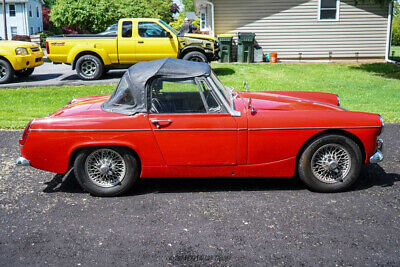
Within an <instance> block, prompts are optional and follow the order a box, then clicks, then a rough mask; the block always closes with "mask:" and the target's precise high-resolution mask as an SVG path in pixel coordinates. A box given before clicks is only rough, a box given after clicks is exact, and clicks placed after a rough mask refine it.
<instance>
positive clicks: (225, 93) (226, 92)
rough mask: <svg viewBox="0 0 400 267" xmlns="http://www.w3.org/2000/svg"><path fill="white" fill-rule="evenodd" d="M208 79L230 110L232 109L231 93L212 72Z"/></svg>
mask: <svg viewBox="0 0 400 267" xmlns="http://www.w3.org/2000/svg"><path fill="white" fill-rule="evenodd" d="M210 77H211V80H212V81H213V82H214V84H215V86H216V87H217V89H218V91H219V92H220V93H221V94H222V95H223V96H224V98H225V100H226V101H227V102H228V103H229V105H230V106H231V108H232V109H234V106H233V96H232V91H231V90H229V89H228V88H226V87H225V86H224V85H223V84H222V82H221V81H220V80H219V79H218V77H217V75H215V73H214V72H213V71H211V75H210Z"/></svg>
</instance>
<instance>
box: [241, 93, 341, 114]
mask: <svg viewBox="0 0 400 267" xmlns="http://www.w3.org/2000/svg"><path fill="white" fill-rule="evenodd" d="M238 93H239V95H240V97H241V98H242V99H243V101H244V102H245V103H247V102H248V101H250V99H251V106H252V107H253V108H254V109H256V110H337V111H343V110H345V109H343V108H341V107H339V106H338V100H337V96H336V95H334V94H329V93H317V92H298V91H292V92H283V91H282V92H280V91H277V92H274V91H272V92H270V91H259V92H244V91H239V92H238Z"/></svg>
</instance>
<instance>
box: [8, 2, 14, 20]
mask: <svg viewBox="0 0 400 267" xmlns="http://www.w3.org/2000/svg"><path fill="white" fill-rule="evenodd" d="M9 11H10V17H15V5H9Z"/></svg>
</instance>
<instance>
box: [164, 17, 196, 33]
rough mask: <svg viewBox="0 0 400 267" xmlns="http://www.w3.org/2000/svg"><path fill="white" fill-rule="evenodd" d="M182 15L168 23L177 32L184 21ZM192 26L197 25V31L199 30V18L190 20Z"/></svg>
mask: <svg viewBox="0 0 400 267" xmlns="http://www.w3.org/2000/svg"><path fill="white" fill-rule="evenodd" d="M184 19H185V18H184V17H183V16H179V17H178V19H177V20H175V21H173V22H171V23H170V24H169V26H171V27H172V28H174V29H175V30H177V31H178V32H179V29H180V28H181V26H182V24H183V23H184ZM192 24H193V26H196V27H197V29H198V30H197V32H200V19H195V20H193V21H192Z"/></svg>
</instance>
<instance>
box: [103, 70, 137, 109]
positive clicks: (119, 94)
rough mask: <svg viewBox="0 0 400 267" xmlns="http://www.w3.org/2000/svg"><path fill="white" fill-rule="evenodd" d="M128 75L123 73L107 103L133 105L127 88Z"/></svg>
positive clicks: (133, 102) (133, 100)
mask: <svg viewBox="0 0 400 267" xmlns="http://www.w3.org/2000/svg"><path fill="white" fill-rule="evenodd" d="M127 79H128V76H126V75H124V76H123V77H122V79H121V81H120V82H119V84H118V86H117V88H116V89H115V91H114V93H113V97H111V98H110V100H109V104H110V105H113V106H124V105H126V106H134V105H135V99H134V98H133V95H132V93H131V91H130V90H129V84H128V80H127Z"/></svg>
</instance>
